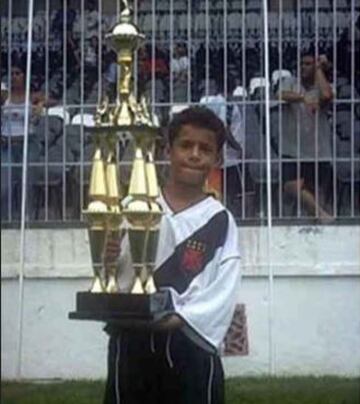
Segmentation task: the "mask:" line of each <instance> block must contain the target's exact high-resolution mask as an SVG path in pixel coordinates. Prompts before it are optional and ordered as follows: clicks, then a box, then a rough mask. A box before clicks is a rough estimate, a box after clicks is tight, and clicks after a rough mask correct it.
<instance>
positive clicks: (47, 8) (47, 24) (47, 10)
mask: <svg viewBox="0 0 360 404" xmlns="http://www.w3.org/2000/svg"><path fill="white" fill-rule="evenodd" d="M45 15H46V21H45V99H48V97H49V43H50V41H49V32H50V2H49V0H46V4H45ZM48 131H49V114H48V113H47V114H46V119H45V146H44V147H45V156H44V165H45V167H44V173H45V181H44V186H45V195H44V197H45V198H44V199H45V200H44V206H45V221H46V222H47V221H48V220H49V186H48V184H49V139H48V136H47V134H48Z"/></svg>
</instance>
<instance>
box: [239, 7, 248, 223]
mask: <svg viewBox="0 0 360 404" xmlns="http://www.w3.org/2000/svg"><path fill="white" fill-rule="evenodd" d="M240 43H241V76H242V77H241V84H242V86H243V88H244V91H246V90H245V89H246V87H247V86H246V3H245V0H242V3H241V42H240ZM246 105H247V103H246V102H245V96H244V97H243V101H242V105H241V108H242V119H244V122H245V124H244V131H245V133H246V111H247V107H246ZM246 148H247V145H246V136H245V141H244V148H243V158H242V164H241V174H242V183H243V184H244V185H243V190H242V194H243V198H242V204H241V217H242V218H243V219H246V202H247V201H246V197H245V196H246V195H245V192H246V175H245V174H246V159H247V152H246Z"/></svg>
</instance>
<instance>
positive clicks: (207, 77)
mask: <svg viewBox="0 0 360 404" xmlns="http://www.w3.org/2000/svg"><path fill="white" fill-rule="evenodd" d="M209 80H210V21H209V0H205V95H206V96H208V95H209Z"/></svg>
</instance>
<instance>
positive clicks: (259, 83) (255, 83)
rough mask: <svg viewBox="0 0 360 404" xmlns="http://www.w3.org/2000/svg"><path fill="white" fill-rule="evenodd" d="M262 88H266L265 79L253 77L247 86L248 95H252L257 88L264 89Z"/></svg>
mask: <svg viewBox="0 0 360 404" xmlns="http://www.w3.org/2000/svg"><path fill="white" fill-rule="evenodd" d="M264 87H266V79H265V77H253V78H252V79H251V80H250V85H249V89H250V95H252V94H254V92H255V90H256V89H257V88H264Z"/></svg>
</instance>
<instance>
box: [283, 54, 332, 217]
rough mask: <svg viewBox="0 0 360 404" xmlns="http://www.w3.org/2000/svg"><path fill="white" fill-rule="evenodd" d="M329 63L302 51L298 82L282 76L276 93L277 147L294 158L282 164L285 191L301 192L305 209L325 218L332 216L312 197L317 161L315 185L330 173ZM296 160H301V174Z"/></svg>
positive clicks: (322, 57)
mask: <svg viewBox="0 0 360 404" xmlns="http://www.w3.org/2000/svg"><path fill="white" fill-rule="evenodd" d="M328 66H329V62H328V60H327V58H326V56H324V55H321V56H320V57H319V58H318V59H316V58H315V57H314V55H313V54H304V55H303V56H302V60H301V79H300V81H297V80H296V79H294V78H285V79H284V80H283V82H282V91H281V93H280V94H278V95H279V97H280V99H281V100H283V101H285V102H286V104H285V105H284V106H283V111H282V128H283V136H282V139H280V150H282V157H283V158H285V159H290V160H294V161H290V162H285V163H284V166H283V184H284V191H285V193H286V194H288V195H290V196H292V197H297V196H298V193H300V200H301V203H302V204H303V206H304V207H305V209H306V211H307V212H308V213H309V214H310V215H315V214H316V212H317V210H318V214H319V217H320V218H321V219H323V220H325V221H326V220H330V219H331V216H330V214H329V213H328V212H327V211H326V210H325V209H324V208H323V207H321V206H320V205H319V203H318V201H317V198H316V196H315V189H316V186H317V184H316V183H315V170H316V164H318V166H317V167H318V173H319V178H320V181H318V184H321V183H322V181H321V179H324V178H329V176H330V174H331V170H330V166H329V160H330V159H331V155H332V154H331V130H330V124H329V122H328V118H327V115H326V108H327V106H328V104H329V103H330V102H331V100H332V98H333V92H332V89H331V86H330V84H329V82H328V80H327V78H326V75H325V72H326V69H327V68H328ZM297 159H300V173H298V170H297ZM317 160H319V161H317ZM326 160H328V161H326ZM319 190H320V189H319Z"/></svg>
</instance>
